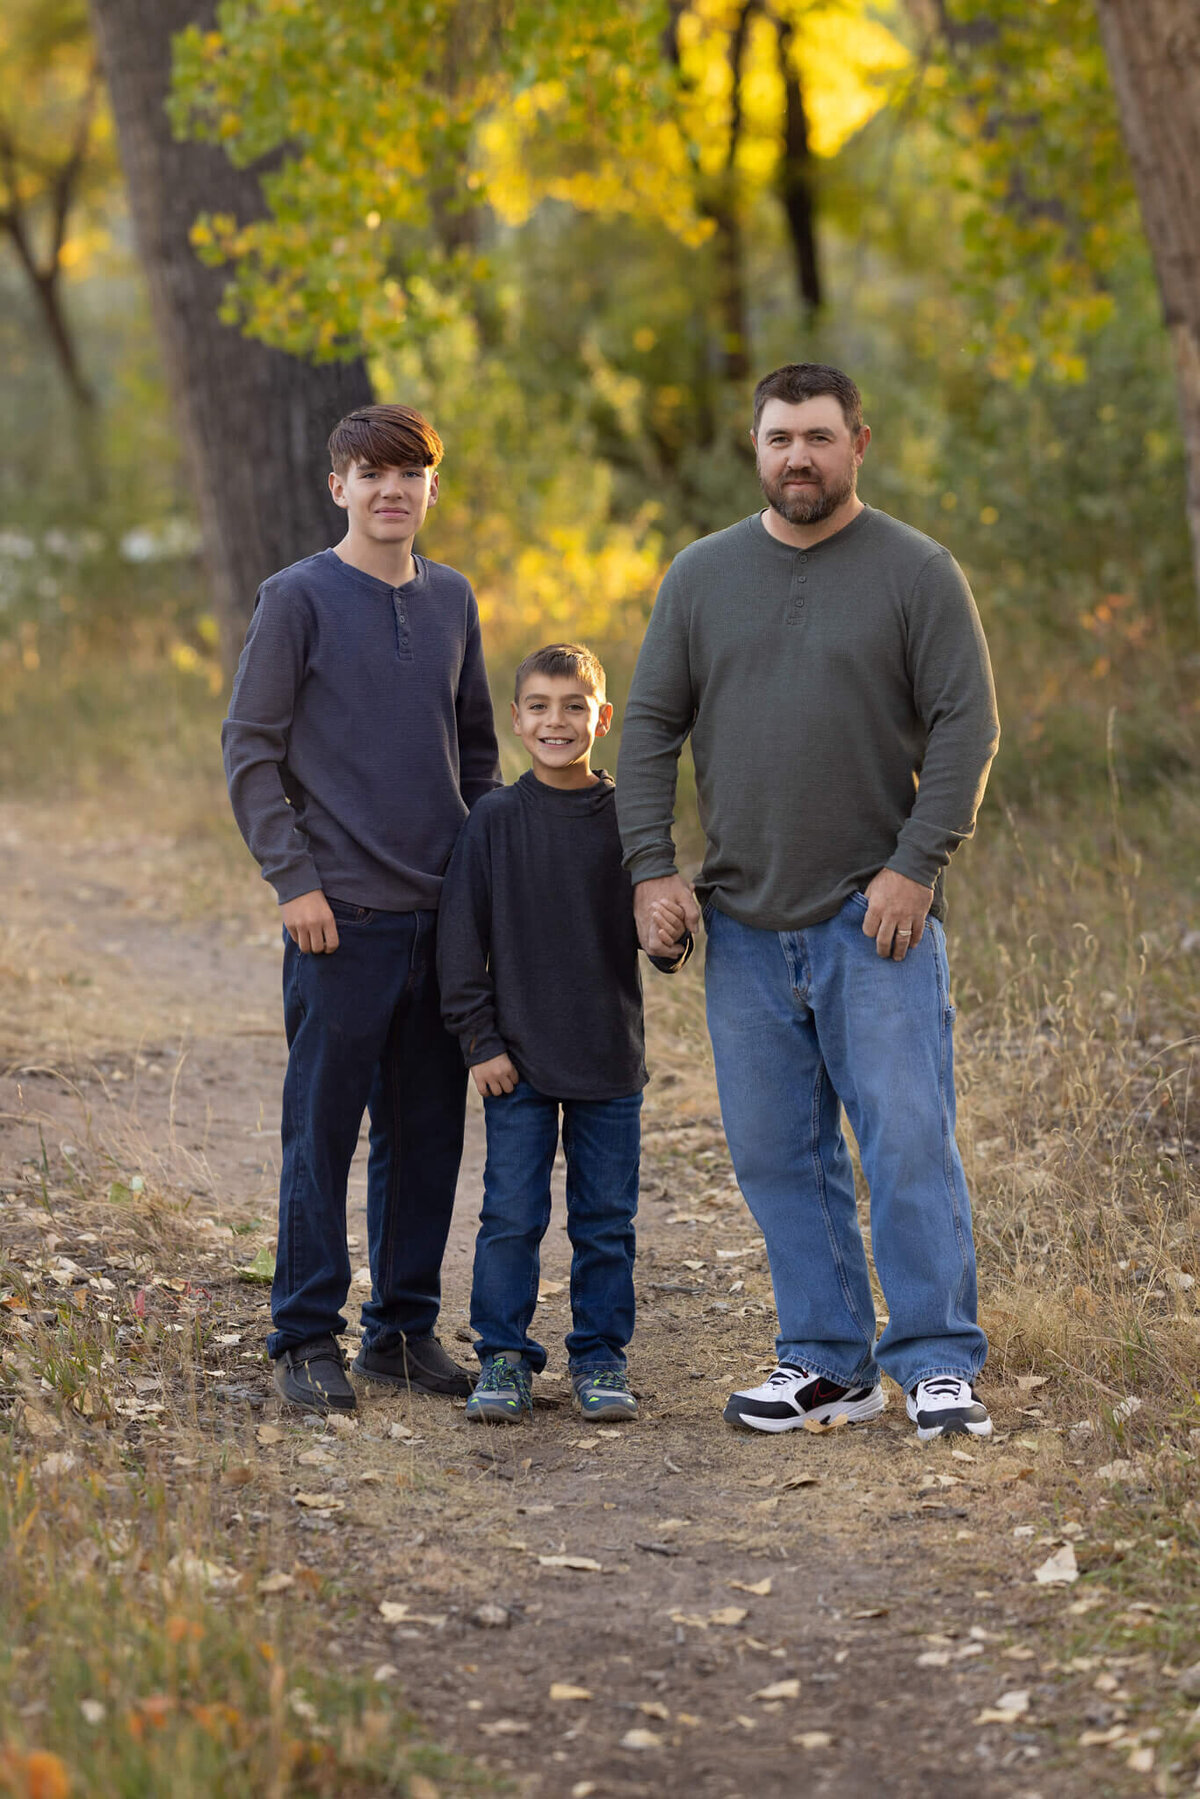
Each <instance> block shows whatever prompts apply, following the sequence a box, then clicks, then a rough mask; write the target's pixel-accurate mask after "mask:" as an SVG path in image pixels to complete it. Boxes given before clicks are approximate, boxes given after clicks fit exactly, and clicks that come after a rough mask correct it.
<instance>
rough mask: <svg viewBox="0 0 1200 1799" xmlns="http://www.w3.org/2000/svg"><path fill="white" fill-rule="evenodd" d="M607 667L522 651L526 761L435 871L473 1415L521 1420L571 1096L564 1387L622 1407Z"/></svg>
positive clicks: (625, 957) (637, 991)
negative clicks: (450, 1043)
mask: <svg viewBox="0 0 1200 1799" xmlns="http://www.w3.org/2000/svg"><path fill="white" fill-rule="evenodd" d="M612 710H613V709H612V706H611V705H610V704H609V702H608V700H607V699H606V698H605V676H604V670H603V668H601V666H600V664H599V662H598V661H597V659H596V657H595V656H594V655H593V654H592V653H591V651H590V650H588V649H585V648H583V647H582V646H581V645H578V644H569V643H568V644H561V643H559V644H550V645H549V646H547V647H546V648H545V649H541V650H536V651H534V653H533V654H532V655H530V656H527V657H526V658H525V660H524V662H522V663H521V666H520V667H519V668H518V670H517V677H516V688H515V698H514V700H513V708H512V719H513V730H514V731H515V733H516V735H517V736H518V737H519V738H520V739H521V742H522V743H523V744H524V746H525V748H526V750H527V751H528V752H529V757H530V761H531V763H532V767H531V768H530V770H529V771H528V773H526V774H524V775H522V776H521V778H520V780H519V781H517V782H516V783H515V784H514V785H513V786H512V787H505V788H503V789H502V790H501V791H500V792H498V793H493V794H489V795H488V796H487V797H486V798H485V799H484V800H482V801H481V803H480V804H479V805H478V806H477V807H476V809H475V810H474V811H473V812H472V814H471V816H470V818H469V819H468V820H467V823H466V825H465V827H464V829H463V833H462V835H461V837H460V838H459V840H458V844H457V847H456V848H455V851H454V856H453V858H452V860H451V863H450V867H449V869H448V870H447V872H446V883H445V889H444V892H443V895H442V911H441V929H440V933H439V940H438V966H439V972H440V977H441V985H442V1007H443V1013H444V1016H445V1019H446V1023H447V1024H448V1025H449V1027H450V1029H451V1030H452V1031H454V1033H455V1034H456V1035H457V1037H458V1039H459V1041H460V1042H461V1044H462V1050H463V1056H464V1059H465V1061H466V1063H467V1065H468V1067H469V1068H470V1070H471V1073H472V1076H473V1078H474V1081H475V1085H476V1087H477V1088H478V1089H479V1092H480V1093H481V1094H482V1095H483V1103H484V1111H485V1115H486V1120H487V1167H486V1169H485V1171H484V1177H483V1211H482V1213H481V1216H480V1226H479V1236H478V1239H477V1241H476V1245H475V1270H474V1279H473V1282H472V1288H471V1324H472V1327H473V1329H474V1331H475V1333H476V1337H477V1339H478V1340H477V1342H476V1344H475V1351H476V1354H477V1355H478V1357H479V1360H480V1363H481V1365H482V1373H481V1375H480V1378H479V1381H478V1384H477V1385H476V1388H475V1391H474V1393H473V1394H472V1396H471V1398H470V1399H469V1400H468V1402H467V1416H468V1418H474V1419H479V1420H483V1421H495V1422H502V1423H511V1424H518V1423H520V1422H521V1420H522V1418H523V1417H524V1415H525V1414H526V1413H531V1412H532V1410H533V1399H532V1392H531V1376H532V1375H533V1374H536V1373H540V1372H541V1370H542V1369H543V1368H544V1367H545V1365H546V1352H545V1350H544V1349H543V1348H542V1345H541V1344H540V1343H536V1342H535V1341H534V1340H533V1339H532V1337H531V1336H530V1335H529V1327H530V1324H531V1323H532V1320H533V1312H534V1307H535V1306H536V1304H537V1293H538V1267H539V1254H538V1251H539V1245H540V1244H541V1241H542V1238H543V1237H544V1236H545V1234H546V1230H547V1228H548V1226H549V1223H550V1171H551V1168H552V1166H553V1163H554V1154H555V1150H556V1148H557V1145H558V1134H559V1114H560V1110H561V1115H562V1139H563V1149H564V1152H565V1155H566V1163H567V1231H568V1233H569V1235H570V1239H571V1247H572V1251H573V1255H572V1262H571V1321H572V1328H571V1332H570V1334H569V1336H568V1337H567V1354H568V1357H569V1365H570V1373H571V1385H572V1389H573V1394H574V1404H575V1406H576V1408H577V1410H579V1411H580V1412H582V1413H583V1414H584V1415H585V1416H586V1417H589V1418H596V1419H622V1418H632V1417H635V1416H636V1414H637V1400H636V1398H635V1397H634V1395H633V1394H632V1393H631V1392H630V1390H629V1386H628V1383H627V1380H626V1375H625V1346H626V1344H627V1343H628V1342H629V1339H630V1337H631V1336H632V1334H633V1317H634V1295H633V1255H634V1228H633V1219H634V1214H635V1212H636V1210H637V1199H638V1161H639V1155H640V1147H641V1138H640V1125H639V1115H640V1112H641V1105H642V1088H643V1087H644V1086H645V1084H646V1078H647V1077H646V1064H645V1059H644V1053H643V1038H642V994H641V984H640V980H639V975H638V965H637V957H638V946H637V934H636V931H635V928H634V924H633V914H632V909H631V889H630V882H629V876H628V875H627V874H626V873H625V872H624V870H623V869H622V867H621V843H620V837H619V834H618V831H617V818H616V808H615V806H614V804H613V795H614V791H615V789H614V785H613V782H612V779H611V778H610V776H608V775H607V774H605V773H604V771H603V770H602V769H593V768H592V765H591V755H592V746H593V744H594V743H595V741H596V739H597V738H598V737H603V736H604V735H605V734H606V733H607V731H608V729H609V726H610V724H611V723H612ZM658 925H659V930H660V935H661V940H662V945H663V947H662V949H661V951H660V953H659V954H658V955H657V956H656V957H655V958H654V961H655V965H656V966H657V967H659V968H661V969H663V970H664V971H666V972H673V971H674V970H675V969H677V968H680V967H682V965H683V963H684V962H685V961H686V959H687V956H688V953H689V952H690V950H691V938H690V937H689V936H688V935H687V933H686V932H685V930H684V928H683V915H682V908H676V909H670V908H664V910H663V911H662V913H661V915H660V916H659V917H658Z"/></svg>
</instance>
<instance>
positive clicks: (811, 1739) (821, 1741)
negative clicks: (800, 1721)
mask: <svg viewBox="0 0 1200 1799" xmlns="http://www.w3.org/2000/svg"><path fill="white" fill-rule="evenodd" d="M792 1741H793V1743H794V1744H795V1745H796V1747H797V1749H829V1748H832V1746H833V1738H832V1737H831V1736H830V1734H829V1732H828V1731H827V1730H802V1731H801V1732H800V1735H799V1736H798V1737H793V1738H792Z"/></svg>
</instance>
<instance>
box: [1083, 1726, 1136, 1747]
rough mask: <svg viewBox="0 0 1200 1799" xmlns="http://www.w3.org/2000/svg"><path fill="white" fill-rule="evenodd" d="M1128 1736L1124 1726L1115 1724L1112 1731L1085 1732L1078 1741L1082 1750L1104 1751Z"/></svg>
mask: <svg viewBox="0 0 1200 1799" xmlns="http://www.w3.org/2000/svg"><path fill="white" fill-rule="evenodd" d="M1128 1734H1129V1733H1128V1731H1127V1730H1126V1728H1125V1726H1124V1725H1123V1724H1114V1725H1113V1726H1112V1728H1111V1729H1110V1730H1085V1731H1083V1732H1082V1734H1081V1735H1080V1736H1079V1738H1078V1739H1077V1740H1078V1743H1079V1747H1080V1748H1081V1749H1102V1748H1105V1747H1106V1746H1107V1745H1108V1744H1109V1743H1119V1742H1120V1740H1121V1738H1122V1737H1123V1736H1127V1735H1128Z"/></svg>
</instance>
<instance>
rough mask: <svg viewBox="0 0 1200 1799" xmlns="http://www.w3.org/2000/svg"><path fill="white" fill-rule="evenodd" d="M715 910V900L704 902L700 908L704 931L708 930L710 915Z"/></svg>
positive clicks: (710, 920)
mask: <svg viewBox="0 0 1200 1799" xmlns="http://www.w3.org/2000/svg"><path fill="white" fill-rule="evenodd" d="M716 909H717V902H716V900H705V902H704V904H703V905H702V906H701V908H700V917H701V918H702V919H703V921H704V928H705V930H706V931H707V930H708V928H709V926H710V924H711V923H712V915H713V913H714V912H715V911H716Z"/></svg>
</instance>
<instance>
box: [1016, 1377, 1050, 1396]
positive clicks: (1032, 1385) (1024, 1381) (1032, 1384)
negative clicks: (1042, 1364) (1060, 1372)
mask: <svg viewBox="0 0 1200 1799" xmlns="http://www.w3.org/2000/svg"><path fill="white" fill-rule="evenodd" d="M1049 1380H1050V1376H1049V1375H1048V1374H1018V1376H1017V1385H1018V1387H1020V1389H1021V1391H1022V1393H1033V1392H1035V1391H1036V1389H1037V1388H1038V1387H1044V1386H1047V1385H1048V1384H1049Z"/></svg>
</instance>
